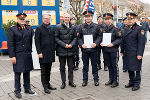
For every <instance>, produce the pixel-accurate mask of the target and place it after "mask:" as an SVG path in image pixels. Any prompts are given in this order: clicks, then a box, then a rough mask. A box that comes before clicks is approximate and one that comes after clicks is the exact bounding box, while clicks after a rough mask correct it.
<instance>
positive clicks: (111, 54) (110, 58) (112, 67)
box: [100, 13, 121, 88]
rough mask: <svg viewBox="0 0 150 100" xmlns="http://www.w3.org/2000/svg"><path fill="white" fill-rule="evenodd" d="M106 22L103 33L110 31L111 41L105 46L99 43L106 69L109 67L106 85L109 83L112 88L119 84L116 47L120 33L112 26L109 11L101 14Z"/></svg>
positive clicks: (119, 41)
mask: <svg viewBox="0 0 150 100" xmlns="http://www.w3.org/2000/svg"><path fill="white" fill-rule="evenodd" d="M103 17H104V19H105V23H106V27H105V28H104V30H103V34H105V33H112V35H111V43H110V44H108V45H107V46H104V44H103V43H101V44H100V45H101V46H102V49H103V53H104V61H105V62H106V64H107V66H108V69H109V81H108V82H107V83H105V85H106V86H108V85H111V87H112V88H114V87H116V86H118V85H119V79H118V78H119V70H118V64H117V63H118V47H119V44H120V43H121V33H120V32H119V30H118V29H117V28H116V27H114V25H113V24H112V22H113V20H112V19H113V15H112V14H111V13H105V14H104V15H103Z"/></svg>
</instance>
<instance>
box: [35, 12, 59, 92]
mask: <svg viewBox="0 0 150 100" xmlns="http://www.w3.org/2000/svg"><path fill="white" fill-rule="evenodd" d="M54 42H55V40H54V30H53V27H52V26H51V25H50V15H43V24H42V25H40V26H39V27H37V28H36V31H35V46H36V50H37V53H38V56H39V62H40V67H41V81H42V85H43V87H44V92H45V93H48V94H50V90H56V88H54V87H53V86H52V85H51V84H50V72H51V66H52V62H54V61H55V47H54V46H55V43H54Z"/></svg>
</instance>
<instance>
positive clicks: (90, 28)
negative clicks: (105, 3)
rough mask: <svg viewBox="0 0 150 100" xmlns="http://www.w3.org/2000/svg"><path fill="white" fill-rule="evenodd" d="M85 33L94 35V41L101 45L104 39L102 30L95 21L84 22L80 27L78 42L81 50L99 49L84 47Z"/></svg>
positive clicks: (92, 50)
mask: <svg viewBox="0 0 150 100" xmlns="http://www.w3.org/2000/svg"><path fill="white" fill-rule="evenodd" d="M84 35H93V42H94V43H95V44H96V45H97V46H98V45H100V42H101V40H102V33H101V32H100V29H99V28H98V26H97V25H96V24H95V23H91V24H90V25H88V24H87V23H84V24H83V25H81V26H80V27H79V36H78V42H79V45H80V47H81V50H82V51H83V52H95V51H96V50H97V47H96V48H87V49H83V48H82V45H83V44H84Z"/></svg>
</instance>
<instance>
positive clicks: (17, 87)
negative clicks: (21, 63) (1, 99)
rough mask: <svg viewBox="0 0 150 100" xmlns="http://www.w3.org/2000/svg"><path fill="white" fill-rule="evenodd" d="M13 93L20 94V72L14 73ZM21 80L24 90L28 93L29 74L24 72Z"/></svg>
mask: <svg viewBox="0 0 150 100" xmlns="http://www.w3.org/2000/svg"><path fill="white" fill-rule="evenodd" d="M14 74H15V91H14V92H15V93H20V92H21V83H20V76H21V72H15V73H14ZM23 80H24V85H23V86H24V90H25V91H28V90H30V89H31V88H30V72H24V73H23Z"/></svg>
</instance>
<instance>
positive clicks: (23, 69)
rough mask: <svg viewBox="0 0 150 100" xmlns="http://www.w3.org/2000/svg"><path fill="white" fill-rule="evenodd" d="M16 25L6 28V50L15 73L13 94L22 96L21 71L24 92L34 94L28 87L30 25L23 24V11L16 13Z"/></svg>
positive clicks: (30, 62)
mask: <svg viewBox="0 0 150 100" xmlns="http://www.w3.org/2000/svg"><path fill="white" fill-rule="evenodd" d="M16 17H17V25H15V26H12V27H10V28H9V30H8V37H7V42H8V52H9V57H10V58H11V62H12V64H13V70H14V74H15V91H14V92H15V96H16V97H17V98H22V95H21V93H20V92H21V84H20V75H21V73H23V79H24V90H25V91H24V92H25V93H28V94H34V92H33V91H32V90H31V87H30V71H31V70H32V69H33V62H32V55H31V52H32V35H33V33H34V32H33V29H32V27H30V26H28V25H26V24H25V18H26V17H27V15H26V14H25V13H19V14H17V15H16Z"/></svg>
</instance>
